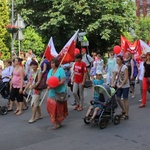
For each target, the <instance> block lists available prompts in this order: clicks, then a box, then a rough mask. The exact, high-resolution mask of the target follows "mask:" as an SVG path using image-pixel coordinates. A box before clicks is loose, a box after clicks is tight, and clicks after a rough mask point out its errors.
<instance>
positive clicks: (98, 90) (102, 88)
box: [94, 84, 115, 98]
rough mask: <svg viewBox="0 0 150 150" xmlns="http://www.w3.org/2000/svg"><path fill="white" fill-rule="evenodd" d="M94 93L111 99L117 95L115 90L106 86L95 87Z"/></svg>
mask: <svg viewBox="0 0 150 150" xmlns="http://www.w3.org/2000/svg"><path fill="white" fill-rule="evenodd" d="M94 91H95V92H96V93H98V94H100V93H102V94H104V95H105V96H107V98H111V97H112V96H113V95H114V94H115V89H114V88H111V87H109V86H108V85H106V84H103V85H96V86H95V87H94Z"/></svg>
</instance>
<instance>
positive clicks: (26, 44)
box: [15, 27, 45, 60]
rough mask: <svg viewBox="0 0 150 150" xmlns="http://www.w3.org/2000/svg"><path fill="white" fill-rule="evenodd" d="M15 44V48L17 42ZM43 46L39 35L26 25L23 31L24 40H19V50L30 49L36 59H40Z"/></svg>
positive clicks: (26, 50) (25, 50)
mask: <svg viewBox="0 0 150 150" xmlns="http://www.w3.org/2000/svg"><path fill="white" fill-rule="evenodd" d="M15 46H16V50H17V49H18V48H17V46H18V44H17V43H16V44H15ZM44 46H45V45H44V44H43V42H42V38H41V36H39V34H38V33H36V32H35V30H34V28H32V27H27V28H26V29H25V31H24V40H22V41H21V51H23V52H28V51H29V50H30V49H32V50H33V52H34V54H36V56H37V58H38V60H40V54H41V53H42V52H44V48H45V47H44Z"/></svg>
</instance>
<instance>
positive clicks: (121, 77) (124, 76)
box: [112, 56, 130, 119]
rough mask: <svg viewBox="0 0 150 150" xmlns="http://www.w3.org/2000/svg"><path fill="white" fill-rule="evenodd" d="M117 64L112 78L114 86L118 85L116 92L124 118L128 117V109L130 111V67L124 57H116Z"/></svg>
mask: <svg viewBox="0 0 150 150" xmlns="http://www.w3.org/2000/svg"><path fill="white" fill-rule="evenodd" d="M116 62H117V65H116V67H115V69H114V73H113V78H112V87H115V86H117V92H116V100H117V102H118V103H119V105H120V107H121V109H122V113H121V114H120V115H121V116H123V117H124V119H128V118H129V117H128V111H129V103H128V96H129V86H130V85H129V78H128V68H127V66H126V65H124V64H123V57H122V56H117V57H116ZM122 96H123V103H122V101H121V97H122Z"/></svg>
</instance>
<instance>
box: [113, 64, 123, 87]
mask: <svg viewBox="0 0 150 150" xmlns="http://www.w3.org/2000/svg"><path fill="white" fill-rule="evenodd" d="M122 67H123V65H122V66H121V68H120V70H119V72H118V76H117V79H116V82H115V87H114V89H115V90H117V88H118V87H117V82H118V80H119V75H120V72H121V69H122Z"/></svg>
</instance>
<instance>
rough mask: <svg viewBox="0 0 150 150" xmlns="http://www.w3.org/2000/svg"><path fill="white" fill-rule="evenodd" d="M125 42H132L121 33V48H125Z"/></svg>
mask: <svg viewBox="0 0 150 150" xmlns="http://www.w3.org/2000/svg"><path fill="white" fill-rule="evenodd" d="M125 43H128V44H129V45H130V44H132V42H130V41H129V40H128V39H126V38H125V37H124V36H122V35H121V48H122V49H124V48H125Z"/></svg>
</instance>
